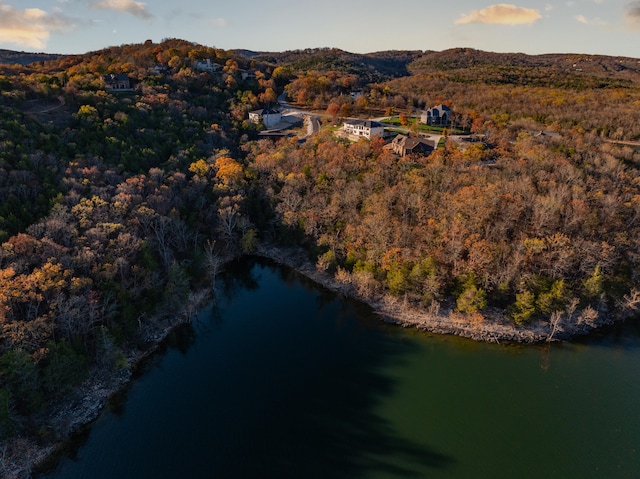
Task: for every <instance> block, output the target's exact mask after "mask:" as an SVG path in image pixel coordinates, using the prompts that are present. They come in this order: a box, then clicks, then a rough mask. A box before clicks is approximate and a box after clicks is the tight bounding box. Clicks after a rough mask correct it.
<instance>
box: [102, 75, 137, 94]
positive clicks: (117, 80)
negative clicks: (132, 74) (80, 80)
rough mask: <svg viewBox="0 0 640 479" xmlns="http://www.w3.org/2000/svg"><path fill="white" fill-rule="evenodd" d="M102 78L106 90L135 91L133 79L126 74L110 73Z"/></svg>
mask: <svg viewBox="0 0 640 479" xmlns="http://www.w3.org/2000/svg"><path fill="white" fill-rule="evenodd" d="M102 78H103V80H104V87H105V89H107V90H109V91H133V88H131V79H130V78H129V76H128V75H126V74H125V73H109V74H108V75H105V76H104V77H102Z"/></svg>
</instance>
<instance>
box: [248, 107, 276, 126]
mask: <svg viewBox="0 0 640 479" xmlns="http://www.w3.org/2000/svg"><path fill="white" fill-rule="evenodd" d="M249 121H252V122H254V123H263V124H264V126H265V127H266V128H273V127H274V126H276V125H277V124H278V123H280V122H281V121H282V113H280V112H279V111H277V110H274V109H272V108H264V109H263V110H254V111H250V112H249Z"/></svg>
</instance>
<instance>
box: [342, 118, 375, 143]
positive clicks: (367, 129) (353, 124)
mask: <svg viewBox="0 0 640 479" xmlns="http://www.w3.org/2000/svg"><path fill="white" fill-rule="evenodd" d="M342 129H343V130H344V132H345V133H346V134H348V135H354V136H362V137H364V138H367V139H369V140H370V139H371V138H373V137H374V136H382V135H384V125H383V124H382V123H379V122H377V121H372V120H349V121H346V122H345V123H344V125H343V127H342Z"/></svg>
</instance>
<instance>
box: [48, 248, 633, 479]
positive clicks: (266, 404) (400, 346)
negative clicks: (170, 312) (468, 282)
mask: <svg viewBox="0 0 640 479" xmlns="http://www.w3.org/2000/svg"><path fill="white" fill-rule="evenodd" d="M639 449H640V328H638V327H637V326H633V325H627V326H626V327H624V328H622V329H618V330H616V331H611V332H608V333H607V334H605V335H603V336H602V337H599V338H591V339H590V340H589V341H588V342H585V343H582V344H563V345H553V346H551V347H547V346H544V347H531V346H528V347H524V346H506V345H487V344H478V343H474V342H471V341H467V340H463V339H459V338H451V337H432V336H429V335H426V334H424V333H420V332H418V331H413V330H405V329H401V328H397V327H393V326H388V325H384V324H382V323H380V322H379V321H377V320H376V319H375V316H374V315H373V314H372V313H371V311H370V310H369V309H368V308H367V307H364V306H362V305H359V304H357V303H355V302H351V301H345V300H343V299H341V298H339V297H337V296H336V295H334V294H333V293H330V292H327V291H326V290H323V289H321V288H318V287H316V286H315V285H313V284H311V283H309V282H308V281H307V280H305V279H302V278H300V277H299V276H298V275H297V274H295V273H294V272H292V271H290V270H288V269H284V268H280V267H275V266H273V265H270V264H269V263H265V262H260V261H258V262H256V261H253V260H246V261H243V262H240V263H239V264H237V265H234V267H232V268H229V272H228V274H227V276H226V277H225V278H224V291H223V292H222V294H221V295H220V298H219V299H218V301H217V302H216V305H215V307H214V306H212V307H210V308H208V309H205V310H203V311H201V312H200V314H199V316H198V321H196V322H195V323H194V324H193V325H192V327H189V328H185V329H183V330H182V331H180V332H179V333H177V334H176V335H174V336H173V337H172V340H171V342H170V344H169V345H168V347H167V350H166V351H165V352H164V353H163V354H161V355H158V356H157V357H156V358H155V360H154V361H153V362H151V363H150V364H149V365H148V366H147V367H146V368H145V371H144V373H143V374H142V375H141V376H140V377H139V378H138V379H137V380H136V381H135V382H134V383H133V384H132V385H131V387H130V388H129V389H128V390H127V392H126V394H125V395H124V397H123V398H122V400H121V401H119V402H118V403H117V404H114V405H113V407H112V408H111V410H109V411H106V412H105V413H104V414H103V415H102V416H101V417H100V419H99V420H98V421H96V423H95V424H94V425H93V427H92V428H91V430H90V432H88V433H87V434H85V435H84V436H83V437H82V438H79V439H78V445H77V446H76V447H75V448H73V449H72V450H71V452H70V455H69V456H68V457H65V458H63V459H61V460H60V462H59V464H58V465H57V467H56V469H55V470H54V471H52V472H50V473H49V474H48V475H46V476H45V477H48V478H56V479H59V478H91V479H97V478H113V477H119V478H124V477H127V478H154V479H158V478H179V477H188V478H217V477H220V478H249V477H260V478H271V477H273V478H294V477H295V478H314V477H317V478H396V477H397V478H402V477H420V478H422V477H424V478H467V477H473V478H514V477H518V478H541V477H545V478H569V477H576V478H577V477H580V478H590V477H593V478H624V477H628V478H631V477H640V454H639Z"/></svg>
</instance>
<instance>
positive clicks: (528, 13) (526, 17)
mask: <svg viewBox="0 0 640 479" xmlns="http://www.w3.org/2000/svg"><path fill="white" fill-rule="evenodd" d="M541 18H542V15H540V12H538V11H537V10H534V9H532V8H524V7H517V6H515V5H512V4H508V3H499V4H497V5H491V6H489V7H487V8H484V9H482V10H474V11H472V12H471V13H469V14H465V15H463V16H462V17H460V18H459V19H458V20H456V21H455V24H456V25H466V24H467V23H488V24H494V25H528V24H531V23H535V22H537V21H538V20H540V19H541Z"/></svg>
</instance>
